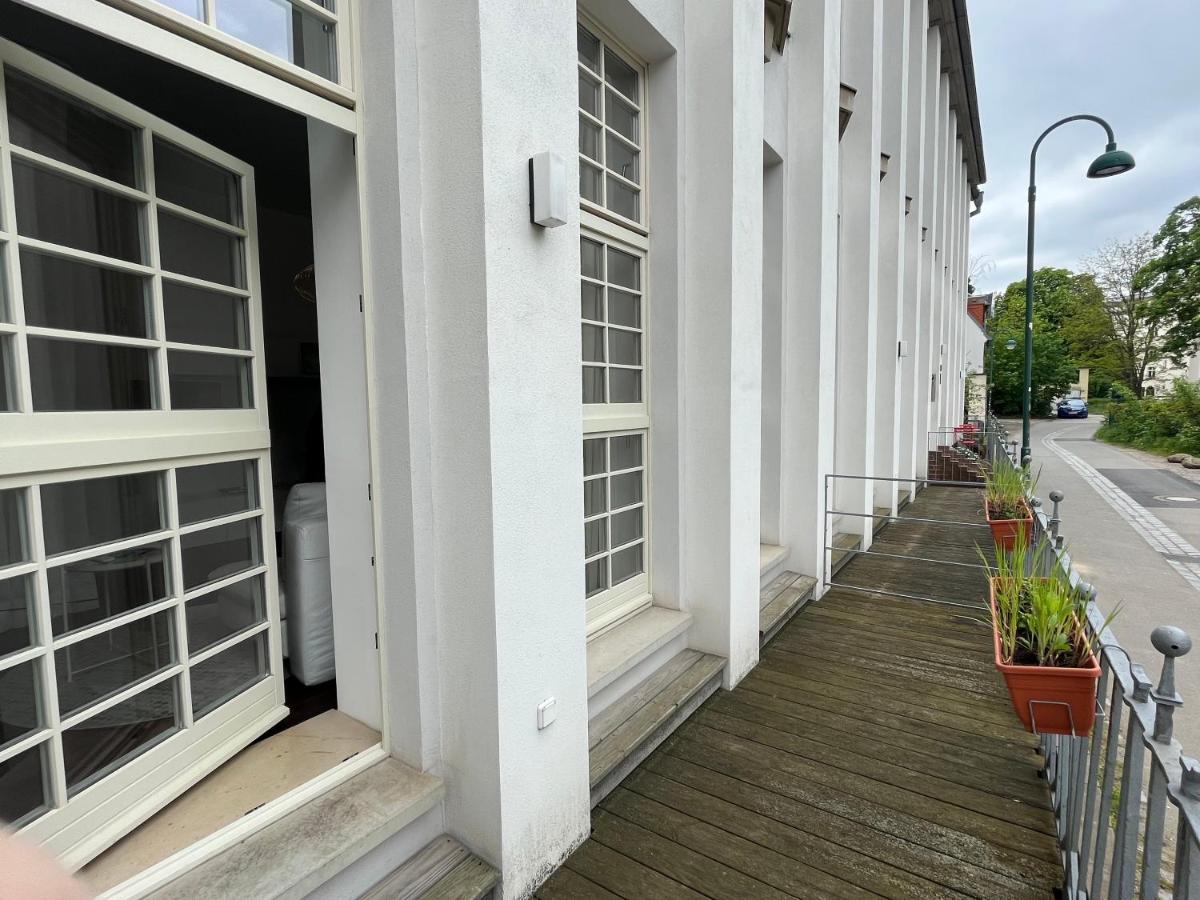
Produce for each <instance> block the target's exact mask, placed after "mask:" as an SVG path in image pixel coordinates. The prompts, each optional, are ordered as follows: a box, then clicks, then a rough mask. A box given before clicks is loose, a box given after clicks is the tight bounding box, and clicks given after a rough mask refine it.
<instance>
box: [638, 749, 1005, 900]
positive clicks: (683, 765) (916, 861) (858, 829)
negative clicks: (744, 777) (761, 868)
mask: <svg viewBox="0 0 1200 900" xmlns="http://www.w3.org/2000/svg"><path fill="white" fill-rule="evenodd" d="M651 773H652V774H656V775H660V776H661V777H662V778H663V779H668V781H667V782H665V783H664V784H662V785H661V786H658V787H656V785H655V784H654V783H650V782H647V781H646V780H645V777H644V774H645V775H648V774H651ZM644 774H643V772H639V773H638V774H637V775H636V776H634V777H633V778H631V779H629V782H628V785H629V790H631V791H636V792H638V793H641V794H643V795H645V796H651V797H654V798H655V799H658V800H659V801H660V802H662V803H665V804H669V805H672V806H677V807H678V808H680V809H681V810H683V811H685V812H686V811H688V810H689V809H693V810H694V809H695V807H692V806H689V805H688V803H689V794H688V793H687V792H686V789H688V788H691V789H694V790H695V791H697V792H702V793H703V794H707V795H709V796H710V797H712V798H721V799H720V802H721V803H728V804H735V805H737V806H740V807H742V808H743V809H746V810H748V811H750V812H753V813H757V814H759V815H760V816H762V817H765V818H766V819H768V820H774V821H776V822H779V823H781V824H782V825H785V826H787V827H789V828H792V829H795V830H796V831H798V832H802V833H807V834H812V835H815V836H817V837H820V838H822V839H824V840H825V841H827V842H831V843H834V844H837V845H840V846H841V847H844V848H847V849H849V850H851V851H853V852H855V853H858V854H862V855H864V856H868V857H870V858H872V859H875V860H878V861H880V862H883V863H886V864H887V865H889V866H892V867H894V868H897V869H900V870H902V871H905V872H909V873H911V874H913V875H917V876H920V877H921V878H928V879H930V880H932V881H934V882H937V883H938V884H941V885H943V886H945V887H949V888H953V889H955V890H958V891H962V892H964V893H966V894H968V895H971V896H975V897H981V898H1011V897H1017V896H1021V893H1022V891H1023V890H1025V889H1026V888H1027V886H1026V885H1025V884H1024V883H1023V882H1021V881H1020V880H1018V879H1016V878H1012V877H1009V876H1007V875H1004V874H1001V873H999V872H994V871H992V870H990V869H987V868H984V867H982V866H978V865H975V864H973V863H969V862H964V861H963V860H960V859H958V858H956V857H955V856H953V855H951V854H950V853H949V852H943V851H942V850H941V849H933V848H930V847H923V846H921V845H919V844H916V843H913V842H911V841H907V840H904V839H902V838H899V837H897V836H895V835H891V834H886V833H884V832H881V831H878V830H876V829H875V828H873V827H870V826H867V825H863V824H860V823H859V822H855V821H852V820H850V819H846V818H843V817H842V816H839V815H834V814H831V813H829V812H827V811H825V810H823V809H819V808H818V807H815V806H810V805H808V804H806V803H803V802H801V801H799V800H795V799H792V798H791V797H786V796H783V795H782V794H777V793H775V792H773V791H770V790H766V789H764V788H761V787H758V786H757V785H754V784H750V783H748V782H746V781H741V780H739V779H736V778H733V777H731V776H729V775H725V774H722V773H721V772H717V771H714V770H713V769H708V768H705V767H703V766H699V765H696V764H694V763H691V762H687V761H686V760H683V759H680V758H679V757H677V756H675V755H673V754H665V755H662V756H656V757H655V758H654V759H651V760H648V761H647V763H646V768H645V773H644ZM720 813H721V815H720V821H716V822H713V824H716V825H720V824H721V822H722V821H725V813H724V810H720ZM693 814H695V813H693ZM760 827H762V826H760ZM739 830H741V829H739ZM743 833H748V834H751V835H753V834H754V833H755V832H753V831H749V830H747V831H746V832H743ZM949 849H950V848H947V850H949Z"/></svg>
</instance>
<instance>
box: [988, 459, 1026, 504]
mask: <svg viewBox="0 0 1200 900" xmlns="http://www.w3.org/2000/svg"><path fill="white" fill-rule="evenodd" d="M1032 491H1033V485H1032V483H1031V482H1030V479H1029V473H1028V472H1026V471H1025V470H1024V469H1022V468H1018V467H1017V466H1013V465H1011V464H1009V463H1006V462H1004V461H1003V460H1002V461H1000V462H998V463H997V464H996V465H994V466H992V467H991V469H989V470H988V472H987V476H986V478H985V481H984V488H983V494H984V498H985V499H986V500H987V508H988V512H989V513H990V514H991V516H992V518H993V519H1023V518H1025V517H1026V516H1027V515H1029V511H1028V507H1027V506H1026V505H1025V496H1026V495H1027V494H1029V493H1032Z"/></svg>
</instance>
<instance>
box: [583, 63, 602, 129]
mask: <svg viewBox="0 0 1200 900" xmlns="http://www.w3.org/2000/svg"><path fill="white" fill-rule="evenodd" d="M579 108H580V109H582V110H585V111H586V112H589V113H591V114H592V115H593V116H595V117H596V118H597V119H598V118H600V84H599V82H597V81H596V80H595V79H592V78H589V77H588V76H587V75H584V74H583V73H582V72H580V73H579Z"/></svg>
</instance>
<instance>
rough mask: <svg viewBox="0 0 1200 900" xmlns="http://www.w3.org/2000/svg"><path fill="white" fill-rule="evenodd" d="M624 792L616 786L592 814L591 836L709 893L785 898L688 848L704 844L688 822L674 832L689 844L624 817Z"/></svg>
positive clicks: (756, 899)
mask: <svg viewBox="0 0 1200 900" xmlns="http://www.w3.org/2000/svg"><path fill="white" fill-rule="evenodd" d="M623 793H624V792H623V791H622V790H621V789H620V788H618V789H617V790H616V791H615V792H614V794H613V795H609V798H608V799H606V800H605V801H604V804H603V805H604V809H603V810H601V811H600V812H598V813H597V814H596V815H595V816H593V817H592V819H593V822H592V837H593V838H594V839H595V840H597V841H599V842H600V843H601V844H604V845H605V846H606V847H610V848H612V849H613V850H616V851H617V852H618V853H623V854H624V855H625V856H628V857H629V858H630V859H635V860H637V861H638V862H640V863H641V864H642V865H644V866H647V867H648V868H651V869H654V870H655V871H657V872H661V873H662V874H663V875H666V876H667V877H668V878H671V879H673V880H674V881H678V882H679V883H680V884H684V885H687V886H688V887H690V888H693V889H694V890H697V891H700V892H701V893H704V894H707V895H708V896H710V897H712V896H716V897H745V898H747V900H788V897H789V895H788V894H785V893H784V892H783V891H781V890H779V889H778V888H773V887H771V886H770V885H768V884H765V883H763V882H761V881H759V880H758V879H757V878H753V877H751V876H750V875H747V874H746V873H745V872H744V871H742V870H740V869H737V868H732V867H730V866H728V865H725V864H724V863H721V862H718V861H717V860H715V859H712V858H710V857H709V856H707V855H705V854H704V853H703V852H697V851H696V850H692V849H690V847H699V849H700V850H701V851H703V850H704V849H705V848H703V847H700V845H699V842H697V841H696V835H695V832H694V829H691V828H689V827H688V826H687V825H685V826H684V828H682V829H679V830H678V831H676V832H674V833H675V836H676V837H682V838H684V839H685V840H686V841H687V844H688V846H684V845H683V844H680V843H676V842H675V841H674V840H671V839H669V838H666V837H663V836H662V835H661V834H659V833H657V832H656V831H654V830H651V829H648V828H644V827H642V825H640V824H637V821H638V820H637V819H636V817H629V818H628V819H627V818H624V817H623V815H624V813H625V812H627V806H628V805H627V804H625V803H623V802H622V800H621V796H622V794H623ZM614 795H615V796H614ZM610 810H615V811H616V812H617V814H614V812H611V811H610ZM726 843H727V842H726ZM747 868H749V867H747Z"/></svg>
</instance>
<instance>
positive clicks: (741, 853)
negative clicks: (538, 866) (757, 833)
mask: <svg viewBox="0 0 1200 900" xmlns="http://www.w3.org/2000/svg"><path fill="white" fill-rule="evenodd" d="M605 808H606V809H609V810H613V811H616V812H618V813H619V814H620V815H621V816H622V817H623V818H628V819H629V820H631V821H635V822H639V823H641V824H642V825H643V827H645V828H648V829H651V830H653V831H655V832H657V833H658V834H661V835H663V836H666V837H671V836H672V835H673V836H675V837H677V838H679V839H680V840H686V841H687V842H688V843H689V844H692V845H693V846H696V847H698V848H702V849H703V851H704V852H705V853H708V854H712V858H713V859H715V860H717V861H719V862H721V863H722V864H724V865H726V866H729V867H730V868H736V869H737V870H738V871H743V872H753V873H754V875H755V877H757V878H758V879H761V880H762V881H764V882H767V883H768V884H769V885H770V886H771V888H772V889H775V890H779V891H783V892H785V896H786V895H792V896H795V897H841V898H847V900H849V898H860V897H869V896H872V895H871V894H870V893H868V892H867V891H864V890H862V889H861V888H858V887H856V886H854V885H852V884H849V883H847V882H844V881H841V880H839V879H838V878H835V877H833V876H831V875H829V874H827V873H826V872H824V871H822V870H821V869H818V868H815V867H813V866H812V865H810V864H808V863H807V862H806V861H805V860H803V859H798V858H795V857H793V856H790V855H788V854H784V853H779V852H777V851H775V850H772V849H770V848H768V847H763V846H762V845H760V844H758V843H757V842H755V841H752V840H748V839H747V838H745V837H743V836H742V835H741V834H737V833H734V832H732V831H731V830H729V829H727V828H724V827H713V826H711V825H709V824H707V823H706V822H704V821H701V820H699V819H696V818H694V817H692V816H689V815H685V814H683V813H680V812H678V811H677V810H675V809H673V808H671V807H669V806H665V805H663V804H660V803H656V802H654V801H652V800H649V799H647V798H645V797H641V796H639V795H637V794H635V793H633V792H631V791H629V790H627V789H625V788H624V787H622V788H619V789H618V790H616V791H614V792H613V794H612V795H611V796H610V797H609V799H608V800H606V801H605ZM710 896H722V895H721V894H710ZM726 896H731V897H737V896H738V895H737V894H736V893H735V894H729V895H726Z"/></svg>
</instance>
